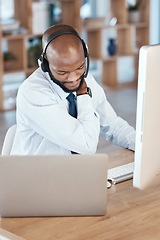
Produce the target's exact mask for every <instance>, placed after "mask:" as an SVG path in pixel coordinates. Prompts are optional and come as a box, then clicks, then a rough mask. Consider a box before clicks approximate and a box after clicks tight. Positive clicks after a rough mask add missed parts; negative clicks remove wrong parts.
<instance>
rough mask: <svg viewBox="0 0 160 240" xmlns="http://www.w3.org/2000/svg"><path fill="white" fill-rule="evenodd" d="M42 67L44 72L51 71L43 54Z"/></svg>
mask: <svg viewBox="0 0 160 240" xmlns="http://www.w3.org/2000/svg"><path fill="white" fill-rule="evenodd" d="M41 68H42V71H43V72H48V71H49V65H48V61H47V60H46V58H45V57H44V56H41Z"/></svg>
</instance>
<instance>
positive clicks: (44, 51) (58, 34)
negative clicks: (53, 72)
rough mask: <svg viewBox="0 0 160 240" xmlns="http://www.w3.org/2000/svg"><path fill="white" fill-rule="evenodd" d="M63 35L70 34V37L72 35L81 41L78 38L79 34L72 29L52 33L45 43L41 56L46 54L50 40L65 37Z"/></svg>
mask: <svg viewBox="0 0 160 240" xmlns="http://www.w3.org/2000/svg"><path fill="white" fill-rule="evenodd" d="M65 34H71V35H74V36H76V37H78V38H79V39H80V40H81V41H82V39H81V38H80V36H79V34H78V33H77V32H76V31H75V30H74V29H72V28H64V29H60V30H57V31H56V32H54V33H52V34H51V35H50V36H49V37H48V39H47V42H46V44H45V46H44V49H43V54H45V53H46V50H47V47H48V45H49V44H50V42H51V41H52V40H54V39H55V38H57V37H59V36H61V35H65Z"/></svg>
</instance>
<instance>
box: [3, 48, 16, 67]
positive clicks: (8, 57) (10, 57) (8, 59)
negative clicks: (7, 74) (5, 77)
mask: <svg viewBox="0 0 160 240" xmlns="http://www.w3.org/2000/svg"><path fill="white" fill-rule="evenodd" d="M16 59H17V58H16V56H15V55H14V54H13V53H12V52H10V51H6V52H4V53H3V60H4V70H5V71H8V70H11V69H12V66H13V62H14V61H15V60H16Z"/></svg>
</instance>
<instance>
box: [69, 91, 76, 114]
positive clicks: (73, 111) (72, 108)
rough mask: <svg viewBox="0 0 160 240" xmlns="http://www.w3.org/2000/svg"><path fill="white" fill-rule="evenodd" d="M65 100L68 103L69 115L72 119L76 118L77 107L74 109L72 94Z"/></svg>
mask: <svg viewBox="0 0 160 240" xmlns="http://www.w3.org/2000/svg"><path fill="white" fill-rule="evenodd" d="M67 100H68V102H69V114H70V115H71V116H72V117H74V118H77V107H76V103H75V96H74V94H73V93H70V94H69V95H68V97H67Z"/></svg>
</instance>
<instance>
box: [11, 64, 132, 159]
mask: <svg viewBox="0 0 160 240" xmlns="http://www.w3.org/2000/svg"><path fill="white" fill-rule="evenodd" d="M86 82H87V86H88V87H90V89H91V91H92V98H91V97H90V96H89V95H88V94H85V95H80V96H77V112H78V116H77V119H76V118H73V117H72V116H71V115H69V113H68V101H67V99H66V97H67V96H68V95H69V93H66V92H64V91H63V90H62V89H61V88H60V87H59V86H58V85H57V84H55V83H54V82H53V81H52V80H51V79H50V77H49V75H48V73H44V72H43V71H42V70H41V68H38V69H37V70H36V71H35V72H34V73H33V74H32V75H31V76H30V77H29V78H28V79H26V80H25V81H24V82H23V83H22V85H21V86H20V88H19V91H18V95H17V111H16V118H17V130H16V135H15V139H14V143H13V147H12V151H11V155H34V154H35V155H36V154H69V153H71V151H74V152H77V153H80V154H90V153H95V152H96V150H97V144H98V140H99V134H100V132H101V133H102V134H103V136H104V137H105V138H106V140H111V141H112V142H114V143H115V144H117V145H119V146H122V147H124V148H129V149H132V150H134V144H135V130H134V128H133V127H131V126H129V124H128V123H127V122H126V121H124V120H123V119H122V118H120V117H118V116H117V114H116V113H115V111H114V110H113V108H112V107H111V105H110V104H109V102H108V101H107V99H106V95H105V93H104V91H103V89H102V87H101V86H100V85H99V84H98V83H97V82H96V81H95V79H94V78H93V77H92V76H91V74H88V77H87V78H86ZM75 95H76V93H75Z"/></svg>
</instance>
